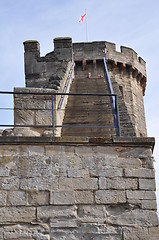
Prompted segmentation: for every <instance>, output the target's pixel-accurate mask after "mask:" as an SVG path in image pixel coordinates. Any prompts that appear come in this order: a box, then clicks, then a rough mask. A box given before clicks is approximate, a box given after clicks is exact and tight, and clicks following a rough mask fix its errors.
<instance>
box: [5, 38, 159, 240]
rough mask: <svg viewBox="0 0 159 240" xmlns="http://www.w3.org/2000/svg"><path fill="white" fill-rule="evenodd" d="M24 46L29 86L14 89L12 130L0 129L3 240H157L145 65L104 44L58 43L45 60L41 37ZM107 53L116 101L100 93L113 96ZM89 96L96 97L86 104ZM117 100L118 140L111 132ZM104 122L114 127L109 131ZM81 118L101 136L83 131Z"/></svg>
mask: <svg viewBox="0 0 159 240" xmlns="http://www.w3.org/2000/svg"><path fill="white" fill-rule="evenodd" d="M24 49H25V77H26V88H15V89H14V123H15V128H14V129H10V130H4V131H3V133H0V240H11V239H16V240H62V239H69V240H81V239H83V240H90V239H96V240H104V239H105V240H108V239H109V240H158V236H159V221H158V217H157V205H156V194H155V190H156V188H155V171H154V159H153V155H152V154H153V149H154V144H155V140H154V138H150V137H147V136H146V134H147V133H146V123H145V115H144V105H143V95H144V93H145V87H146V64H145V61H144V60H142V59H141V58H138V56H137V54H136V52H135V51H134V50H132V49H130V48H127V47H121V52H117V51H116V47H115V44H113V43H109V42H105V41H102V42H93V43H72V39H71V38H55V40H54V51H52V52H50V53H48V54H46V55H45V56H44V57H41V56H40V45H39V43H38V42H37V41H26V42H24ZM104 57H106V62H107V68H108V72H109V76H110V80H111V81H110V82H111V83H112V88H113V91H114V93H115V94H116V95H114V94H111V95H110V94H105V95H103V94H101V95H102V96H100V94H98V91H99V92H100V93H101V92H102V93H103V92H106V93H109V91H108V90H109V88H108V86H107V85H108V84H106V79H105V78H108V75H106V71H105V70H106V69H105V68H106V65H105V62H104ZM74 63H75V64H76V65H75V68H74ZM104 76H105V77H104ZM108 80H109V79H107V81H108ZM108 82H109V81H108ZM92 91H96V93H97V96H96V99H95V94H91V95H90V96H91V100H88V95H87V94H83V95H82V97H81V98H79V96H80V93H81V92H82V93H83V92H84V93H92ZM72 92H73V93H72ZM61 93H70V95H69V97H67V96H65V98H62V97H61V96H60V94H61ZM71 94H72V95H71ZM64 95H65V94H64ZM64 95H63V96H64ZM117 95H118V100H119V102H118V103H119V104H118V107H119V116H120V127H121V135H120V134H117V132H115V131H114V129H113V130H112V122H115V117H116V118H117V117H118V115H117V114H116V115H115V117H114V115H113V114H114V112H113V111H114V108H113V106H112V105H113V103H112V102H111V100H112V97H114V98H116V99H117ZM74 96H75V98H74ZM71 97H72V98H71ZM77 97H78V98H77ZM100 97H102V98H101V99H100ZM106 97H107V98H106ZM82 104H83V105H85V107H86V108H83V105H82ZM81 105H82V107H81ZM61 106H62V108H61ZM80 107H81V109H80ZM116 108H117V105H116ZM92 112H93V115H91V113H92ZM117 113H118V112H117ZM86 117H87V118H86ZM100 121H101V122H102V123H103V124H105V125H106V123H108V124H110V123H111V127H110V128H108V131H107V132H104V131H100V130H99V129H100V127H101V126H100V124H99V123H100ZM69 122H71V123H72V126H73V128H74V129H75V126H76V122H78V123H79V124H81V125H80V127H79V128H78V129H77V130H78V131H77V132H76V130H75V131H74V132H73V131H72V132H71V128H70V129H68V131H65V132H64V131H61V128H62V130H63V129H64V124H65V123H69ZM83 122H84V123H85V122H86V123H89V124H92V123H93V124H95V123H97V124H98V125H97V126H95V127H97V130H96V131H93V130H94V129H93V130H92V129H91V131H90V130H88V131H86V128H84V130H82V128H81V126H82V124H83ZM118 123H119V122H118ZM56 125H59V128H58V129H55V131H54V129H53V131H52V130H50V128H49V127H50V126H51V128H52V127H55V126H56ZM66 125H67V124H66ZM105 125H104V128H106V127H108V126H105ZM113 126H114V125H113ZM84 127H86V125H84ZM91 127H92V125H91ZM93 127H94V125H93ZM104 130H105V129H104ZM9 131H10V132H9ZM118 133H119V132H118ZM71 134H72V135H71ZM91 134H92V136H90V135H91ZM97 134H98V135H97Z"/></svg>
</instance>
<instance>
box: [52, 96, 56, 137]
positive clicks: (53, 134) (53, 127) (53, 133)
mask: <svg viewBox="0 0 159 240" xmlns="http://www.w3.org/2000/svg"><path fill="white" fill-rule="evenodd" d="M54 119H55V117H54V95H52V136H53V138H54V137H55V125H54Z"/></svg>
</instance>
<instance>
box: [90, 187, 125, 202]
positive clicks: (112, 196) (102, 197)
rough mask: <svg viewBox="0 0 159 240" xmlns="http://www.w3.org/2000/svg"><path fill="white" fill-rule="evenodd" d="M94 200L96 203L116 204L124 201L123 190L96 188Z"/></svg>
mask: <svg viewBox="0 0 159 240" xmlns="http://www.w3.org/2000/svg"><path fill="white" fill-rule="evenodd" d="M95 202H96V203H97V204H117V203H125V202H126V195H125V191H121V190H112V191H111V190H98V191H96V193H95Z"/></svg>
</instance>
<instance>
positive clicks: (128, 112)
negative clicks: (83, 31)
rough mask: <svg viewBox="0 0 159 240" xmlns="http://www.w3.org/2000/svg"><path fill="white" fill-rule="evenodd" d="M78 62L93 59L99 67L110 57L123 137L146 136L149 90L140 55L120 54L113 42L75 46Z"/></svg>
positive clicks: (125, 51)
mask: <svg viewBox="0 0 159 240" xmlns="http://www.w3.org/2000/svg"><path fill="white" fill-rule="evenodd" d="M73 52H74V60H75V62H79V61H82V63H83V66H85V65H87V62H89V61H90V60H92V61H93V67H95V65H96V63H97V61H99V60H102V59H103V58H104V57H106V60H107V65H108V71H109V75H110V79H111V82H112V85H113V89H114V93H116V94H118V97H119V115H120V124H121V135H122V136H137V137H141V136H143V137H144V136H146V135H147V133H146V123H145V113H144V103H143V96H144V94H145V87H146V63H145V61H144V60H143V59H142V58H141V57H138V56H137V53H136V52H135V51H134V50H133V49H131V48H127V47H123V46H122V47H121V52H117V51H116V46H115V44H113V43H110V42H105V41H102V42H92V43H74V44H73Z"/></svg>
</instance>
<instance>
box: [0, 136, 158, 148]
mask: <svg viewBox="0 0 159 240" xmlns="http://www.w3.org/2000/svg"><path fill="white" fill-rule="evenodd" d="M8 143H9V144H30V143H36V144H41V143H44V144H61V143H66V144H67V143H69V144H74V143H75V144H89V145H92V144H93V145H120V146H121V145H122V146H143V147H151V148H152V149H153V148H154V145H155V138H154V137H113V138H105V137H54V138H53V137H34V136H33V137H31V136H28V137H27V136H25V137H22V136H0V145H3V144H8Z"/></svg>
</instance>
